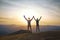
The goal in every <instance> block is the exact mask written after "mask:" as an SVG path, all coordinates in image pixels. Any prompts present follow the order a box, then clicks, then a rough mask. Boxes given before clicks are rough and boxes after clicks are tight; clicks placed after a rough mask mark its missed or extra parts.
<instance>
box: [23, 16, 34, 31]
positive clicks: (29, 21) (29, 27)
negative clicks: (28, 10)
mask: <svg viewBox="0 0 60 40" xmlns="http://www.w3.org/2000/svg"><path fill="white" fill-rule="evenodd" d="M24 18H25V19H26V20H27V23H28V26H27V29H28V30H29V29H30V31H31V32H32V28H31V21H32V19H33V17H32V19H30V18H28V19H27V18H26V17H25V16H24Z"/></svg>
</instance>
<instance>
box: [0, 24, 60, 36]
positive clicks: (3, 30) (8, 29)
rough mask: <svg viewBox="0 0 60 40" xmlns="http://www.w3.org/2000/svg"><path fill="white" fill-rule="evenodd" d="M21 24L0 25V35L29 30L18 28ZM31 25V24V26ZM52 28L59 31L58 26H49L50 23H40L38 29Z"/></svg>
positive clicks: (51, 29) (47, 29) (46, 29)
mask: <svg viewBox="0 0 60 40" xmlns="http://www.w3.org/2000/svg"><path fill="white" fill-rule="evenodd" d="M20 27H21V26H19V27H18V26H17V25H0V36H1V35H6V34H10V33H12V34H14V33H16V34H18V33H26V32H29V31H26V30H24V28H23V29H21V28H20ZM32 27H33V26H32ZM54 30H57V31H59V30H60V26H51V25H40V31H41V32H44V31H54ZM35 31H36V30H35V28H34V29H33V32H35Z"/></svg>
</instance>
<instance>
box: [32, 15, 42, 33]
mask: <svg viewBox="0 0 60 40" xmlns="http://www.w3.org/2000/svg"><path fill="white" fill-rule="evenodd" d="M33 17H34V16H33ZM41 18H42V16H41V17H40V18H39V19H38V18H37V19H35V17H34V20H35V21H36V32H40V29H39V21H40V19H41Z"/></svg>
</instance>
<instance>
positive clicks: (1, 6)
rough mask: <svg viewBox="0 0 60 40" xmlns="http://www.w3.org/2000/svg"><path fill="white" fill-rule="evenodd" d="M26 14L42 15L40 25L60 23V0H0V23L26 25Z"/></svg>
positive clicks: (37, 16) (38, 16)
mask: <svg viewBox="0 0 60 40" xmlns="http://www.w3.org/2000/svg"><path fill="white" fill-rule="evenodd" d="M24 15H25V16H26V17H27V18H28V17H30V18H32V16H35V18H40V16H42V19H41V21H40V25H60V0H0V24H7V25H8V24H16V25H26V24H27V22H26V20H25V19H24V17H23V16H24ZM32 24H33V25H34V24H35V21H34V19H33V21H32Z"/></svg>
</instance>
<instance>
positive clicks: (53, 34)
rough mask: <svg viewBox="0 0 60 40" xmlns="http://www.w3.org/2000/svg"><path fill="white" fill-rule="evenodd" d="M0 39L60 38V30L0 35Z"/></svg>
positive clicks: (49, 39)
mask: <svg viewBox="0 0 60 40" xmlns="http://www.w3.org/2000/svg"><path fill="white" fill-rule="evenodd" d="M0 40H60V31H48V32H41V33H22V34H14V35H6V36H0Z"/></svg>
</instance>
